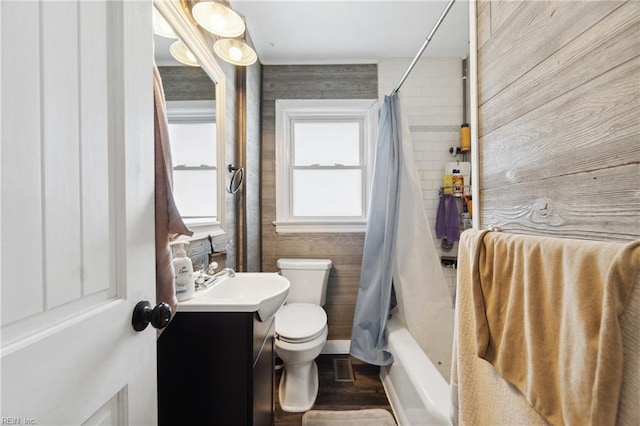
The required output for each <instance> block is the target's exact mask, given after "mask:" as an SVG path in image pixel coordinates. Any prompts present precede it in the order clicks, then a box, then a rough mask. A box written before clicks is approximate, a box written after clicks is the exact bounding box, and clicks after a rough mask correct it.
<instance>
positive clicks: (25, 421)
mask: <svg viewBox="0 0 640 426" xmlns="http://www.w3.org/2000/svg"><path fill="white" fill-rule="evenodd" d="M0 424H2V425H35V424H36V420H35V419H32V418H30V417H0Z"/></svg>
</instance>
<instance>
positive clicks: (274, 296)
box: [178, 272, 289, 321]
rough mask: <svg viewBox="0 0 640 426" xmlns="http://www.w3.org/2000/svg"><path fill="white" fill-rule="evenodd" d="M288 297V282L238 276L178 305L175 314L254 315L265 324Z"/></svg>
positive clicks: (221, 280) (252, 275)
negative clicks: (243, 313)
mask: <svg viewBox="0 0 640 426" xmlns="http://www.w3.org/2000/svg"><path fill="white" fill-rule="evenodd" d="M288 294H289V280H287V279H286V278H285V277H283V276H282V275H279V274H276V273H272V272H238V273H236V276H235V277H233V278H230V277H220V278H218V280H217V281H216V282H215V283H214V284H213V285H212V286H211V287H209V288H207V289H204V290H199V291H196V293H195V294H194V296H193V298H191V299H189V300H187V301H184V302H180V304H179V305H178V311H179V312H257V313H258V316H259V317H260V321H266V320H267V319H269V318H271V317H272V316H273V315H275V313H276V312H278V309H280V307H281V306H282V304H283V303H284V301H285V300H286V298H287V295H288Z"/></svg>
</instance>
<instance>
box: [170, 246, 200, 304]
mask: <svg viewBox="0 0 640 426" xmlns="http://www.w3.org/2000/svg"><path fill="white" fill-rule="evenodd" d="M185 244H189V242H188V241H175V242H173V243H171V244H170V245H171V246H176V248H175V249H174V250H173V252H174V257H173V260H172V261H171V262H172V263H173V273H174V284H175V287H176V297H177V298H178V302H184V301H185V300H189V299H191V298H192V297H193V293H194V292H195V278H194V275H193V264H192V263H191V259H189V258H188V257H187V252H186V251H185V249H184V245H185Z"/></svg>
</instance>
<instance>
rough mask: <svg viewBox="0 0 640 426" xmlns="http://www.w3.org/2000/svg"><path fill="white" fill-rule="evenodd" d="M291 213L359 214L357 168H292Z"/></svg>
mask: <svg viewBox="0 0 640 426" xmlns="http://www.w3.org/2000/svg"><path fill="white" fill-rule="evenodd" d="M293 215H294V216H316V217H317V216H356V217H361V216H362V171H361V170H294V171H293Z"/></svg>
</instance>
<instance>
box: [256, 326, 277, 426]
mask: <svg viewBox="0 0 640 426" xmlns="http://www.w3.org/2000/svg"><path fill="white" fill-rule="evenodd" d="M261 324H264V323H261ZM274 324H275V322H274V321H273V319H271V321H270V322H269V323H268V328H267V330H266V333H265V334H264V335H263V336H264V338H263V345H262V346H261V348H260V349H261V350H260V351H259V352H258V357H257V359H256V360H255V363H254V367H253V401H252V402H253V424H254V425H256V426H258V425H259V426H264V425H271V424H273V412H274V404H275V400H274V395H273V392H274V380H275V379H274V357H275V353H274V346H273V345H274V342H273V333H274V328H275V325H274ZM254 333H255V334H258V333H256V330H255V329H254ZM254 338H255V335H254Z"/></svg>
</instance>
